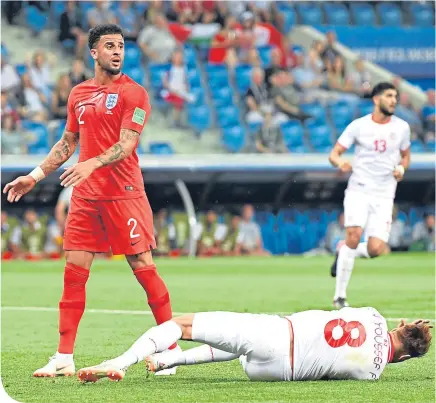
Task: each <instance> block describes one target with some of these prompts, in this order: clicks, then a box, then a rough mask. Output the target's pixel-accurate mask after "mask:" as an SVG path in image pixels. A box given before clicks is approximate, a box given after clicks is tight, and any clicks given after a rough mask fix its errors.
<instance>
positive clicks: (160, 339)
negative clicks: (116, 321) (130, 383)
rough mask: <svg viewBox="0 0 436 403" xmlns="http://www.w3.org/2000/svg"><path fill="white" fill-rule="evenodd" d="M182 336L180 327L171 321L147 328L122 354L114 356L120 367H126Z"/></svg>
mask: <svg viewBox="0 0 436 403" xmlns="http://www.w3.org/2000/svg"><path fill="white" fill-rule="evenodd" d="M181 337H182V329H181V328H180V326H179V325H177V324H176V323H175V322H173V321H168V322H165V323H162V324H161V325H159V326H155V327H152V328H151V329H149V330H147V331H146V332H145V333H144V334H143V335H142V336H141V337H140V338H139V339H138V340H136V341H135V343H133V345H132V347H130V348H129V349H128V350H127V351H126V352H125V353H124V354H122V355H120V356H119V357H117V358H114V360H112V361H115V362H116V363H117V364H118V365H119V367H120V368H127V367H130V366H131V365H133V364H136V363H137V362H140V361H143V360H144V359H145V357H147V356H149V355H152V354H155V353H160V352H162V351H165V350H166V349H168V347H169V346H171V345H172V344H174V343H176V342H177V341H178V340H180V338H181Z"/></svg>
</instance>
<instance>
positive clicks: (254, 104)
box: [245, 67, 273, 124]
mask: <svg viewBox="0 0 436 403" xmlns="http://www.w3.org/2000/svg"><path fill="white" fill-rule="evenodd" d="M264 76H265V74H264V71H263V70H262V69H261V68H260V67H255V68H253V70H252V72H251V84H250V87H249V88H248V90H247V93H246V94H245V103H246V105H247V108H248V112H247V115H246V117H245V119H246V120H247V123H249V124H257V123H261V124H263V123H264V120H265V115H267V114H271V113H272V109H273V108H272V105H271V101H270V98H269V94H268V88H267V86H266V84H265V80H264Z"/></svg>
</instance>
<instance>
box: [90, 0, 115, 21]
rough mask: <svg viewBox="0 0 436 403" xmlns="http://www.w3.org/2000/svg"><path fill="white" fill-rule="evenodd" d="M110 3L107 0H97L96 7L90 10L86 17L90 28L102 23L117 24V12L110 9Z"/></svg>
mask: <svg viewBox="0 0 436 403" xmlns="http://www.w3.org/2000/svg"><path fill="white" fill-rule="evenodd" d="M109 7H110V3H109V1H106V0H97V1H96V2H95V8H92V9H90V10H88V13H87V15H86V19H87V21H88V26H89V28H94V27H95V26H96V25H100V24H116V22H117V19H116V18H115V14H114V13H113V12H112V11H111V10H110V9H109Z"/></svg>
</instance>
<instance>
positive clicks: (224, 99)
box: [212, 87, 233, 108]
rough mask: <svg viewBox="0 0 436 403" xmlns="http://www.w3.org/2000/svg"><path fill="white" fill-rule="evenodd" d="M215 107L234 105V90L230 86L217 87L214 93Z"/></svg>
mask: <svg viewBox="0 0 436 403" xmlns="http://www.w3.org/2000/svg"><path fill="white" fill-rule="evenodd" d="M212 102H213V104H214V106H215V108H220V107H222V106H229V105H233V91H232V90H231V88H230V87H223V88H216V89H215V90H214V92H213V93H212Z"/></svg>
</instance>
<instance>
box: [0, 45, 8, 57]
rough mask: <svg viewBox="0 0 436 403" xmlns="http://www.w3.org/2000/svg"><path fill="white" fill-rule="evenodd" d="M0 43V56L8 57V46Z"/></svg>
mask: <svg viewBox="0 0 436 403" xmlns="http://www.w3.org/2000/svg"><path fill="white" fill-rule="evenodd" d="M1 45H2V57H8V56H9V51H8V48H7V47H6V45H5V44H3V43H2V44H1Z"/></svg>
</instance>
